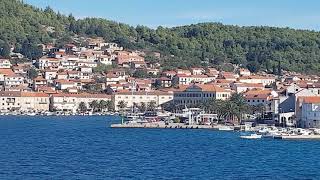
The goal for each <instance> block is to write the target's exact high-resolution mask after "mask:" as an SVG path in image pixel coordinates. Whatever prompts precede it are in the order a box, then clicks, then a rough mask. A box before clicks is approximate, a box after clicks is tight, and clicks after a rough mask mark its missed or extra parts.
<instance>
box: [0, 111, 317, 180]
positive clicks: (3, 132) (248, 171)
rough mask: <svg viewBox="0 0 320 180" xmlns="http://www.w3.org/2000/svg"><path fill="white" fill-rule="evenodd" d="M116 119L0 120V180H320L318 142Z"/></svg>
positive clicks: (55, 118) (8, 118)
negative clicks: (140, 125) (120, 125)
mask: <svg viewBox="0 0 320 180" xmlns="http://www.w3.org/2000/svg"><path fill="white" fill-rule="evenodd" d="M117 121H119V120H118V119H117V118H114V117H102V116H99V117H0V179H320V171H319V167H320V155H319V153H320V141H281V140H243V139H240V138H239V134H238V133H230V132H218V131H213V130H198V129H194V130H190V129H189V130H186V129H111V128H109V125H110V124H111V123H112V122H117Z"/></svg>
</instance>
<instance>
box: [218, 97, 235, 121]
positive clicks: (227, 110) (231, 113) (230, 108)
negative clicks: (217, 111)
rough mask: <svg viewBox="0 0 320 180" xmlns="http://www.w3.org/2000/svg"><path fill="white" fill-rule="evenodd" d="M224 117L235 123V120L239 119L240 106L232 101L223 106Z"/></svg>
mask: <svg viewBox="0 0 320 180" xmlns="http://www.w3.org/2000/svg"><path fill="white" fill-rule="evenodd" d="M222 107H223V108H222V109H221V110H222V115H223V117H224V118H225V119H226V120H228V121H230V120H231V121H232V122H234V118H235V117H238V115H239V114H238V113H239V109H238V106H237V105H236V104H235V103H234V102H232V101H226V102H225V103H224V106H222Z"/></svg>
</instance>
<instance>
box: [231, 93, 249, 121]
mask: <svg viewBox="0 0 320 180" xmlns="http://www.w3.org/2000/svg"><path fill="white" fill-rule="evenodd" d="M229 101H231V102H233V103H234V104H235V105H236V106H237V111H236V116H237V119H238V123H241V120H242V117H243V114H244V113H245V112H247V111H248V105H247V102H246V100H245V99H244V96H243V94H242V93H234V94H232V96H231V97H230V99H229Z"/></svg>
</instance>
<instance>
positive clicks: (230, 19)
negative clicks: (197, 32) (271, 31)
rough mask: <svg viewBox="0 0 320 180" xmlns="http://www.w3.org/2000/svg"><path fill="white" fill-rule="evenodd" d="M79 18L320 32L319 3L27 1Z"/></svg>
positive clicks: (313, 0)
mask: <svg viewBox="0 0 320 180" xmlns="http://www.w3.org/2000/svg"><path fill="white" fill-rule="evenodd" d="M24 2H26V3H28V4H32V5H35V6H37V7H41V8H45V7H46V6H50V7H52V8H53V9H54V10H56V11H60V12H61V13H63V14H69V13H72V14H73V15H74V16H75V17H77V18H84V17H102V18H106V19H109V20H115V21H118V22H123V23H127V24H130V25H138V24H140V25H146V26H149V27H152V28H155V27H157V26H159V25H161V26H167V27H172V26H178V25H187V24H192V23H199V22H221V23H223V24H233V25H240V26H251V25H268V26H277V27H291V28H296V29H311V30H317V31H319V30H320V11H319V8H320V1H319V0H24Z"/></svg>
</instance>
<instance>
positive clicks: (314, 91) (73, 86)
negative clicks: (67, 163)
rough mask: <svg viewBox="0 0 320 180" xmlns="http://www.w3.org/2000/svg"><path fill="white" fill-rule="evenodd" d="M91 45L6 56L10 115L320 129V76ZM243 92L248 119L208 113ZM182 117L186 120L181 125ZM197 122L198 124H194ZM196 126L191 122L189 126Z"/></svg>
mask: <svg viewBox="0 0 320 180" xmlns="http://www.w3.org/2000/svg"><path fill="white" fill-rule="evenodd" d="M83 41H84V42H85V44H86V45H84V46H78V45H76V44H75V43H74V44H65V45H63V46H62V47H56V46H55V45H53V44H42V45H41V46H42V47H43V48H42V49H43V52H42V53H43V56H42V57H41V58H39V59H28V60H26V58H25V57H24V56H23V55H22V54H19V53H14V52H13V50H14V47H12V48H11V53H10V56H11V58H7V59H0V86H1V91H0V97H1V98H0V111H1V114H2V115H12V114H13V115H23V114H26V115H30V114H33V115H50V114H63V115H76V114H95V113H100V114H103V113H111V112H112V113H113V112H140V113H143V112H150V111H152V112H171V113H183V111H184V110H185V109H188V108H189V110H194V111H196V110H197V111H203V112H202V113H197V121H196V123H198V124H210V123H213V122H219V121H221V119H222V120H223V121H224V122H223V123H232V124H240V123H242V122H245V121H250V122H253V121H254V122H256V123H261V124H272V125H275V126H281V127H302V128H320V107H319V104H320V82H318V80H319V76H316V75H304V74H298V73H294V72H285V71H282V73H281V74H279V75H274V74H268V73H266V72H264V71H260V72H258V73H251V72H250V71H249V70H248V69H246V68H242V67H240V66H235V65H233V66H234V70H232V71H229V72H227V71H223V70H219V69H217V68H215V67H210V66H207V67H203V66H199V67H190V68H185V69H173V70H165V69H163V68H162V66H161V64H160V63H159V62H158V61H157V59H159V58H160V57H161V54H160V53H159V52H152V51H149V52H143V51H137V50H135V51H132V50H128V49H124V48H123V47H120V46H119V45H118V44H116V43H109V42H105V41H104V40H103V39H102V38H85V39H84V40H83ZM235 95H240V96H241V98H243V100H244V103H245V105H246V106H245V107H246V111H243V112H242V113H241V115H240V116H239V115H238V114H236V113H235V114H230V112H231V111H232V107H230V108H231V109H228V108H225V110H226V111H229V112H222V111H223V110H219V107H216V108H215V109H213V110H212V109H210V108H208V107H209V106H212V105H208V104H207V105H206V103H209V102H213V103H215V102H216V104H219V103H221V102H224V101H228V100H229V99H230V98H232V97H233V96H235ZM180 121H182V120H179V122H180ZM189 121H190V120H189ZM189 123H190V122H189Z"/></svg>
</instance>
